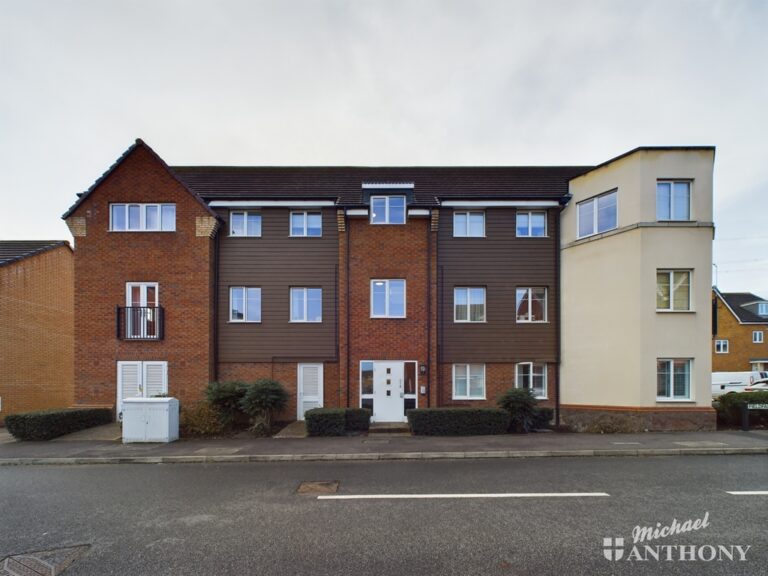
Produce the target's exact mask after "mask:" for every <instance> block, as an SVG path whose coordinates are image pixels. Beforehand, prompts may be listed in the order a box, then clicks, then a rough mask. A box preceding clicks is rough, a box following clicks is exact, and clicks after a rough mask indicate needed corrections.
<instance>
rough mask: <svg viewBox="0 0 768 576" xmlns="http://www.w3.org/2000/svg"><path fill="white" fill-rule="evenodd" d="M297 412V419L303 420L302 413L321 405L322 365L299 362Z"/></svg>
mask: <svg viewBox="0 0 768 576" xmlns="http://www.w3.org/2000/svg"><path fill="white" fill-rule="evenodd" d="M298 384H299V386H298V388H299V402H298V404H299V413H298V419H299V420H304V413H305V412H306V411H307V410H312V408H320V407H322V405H323V365H322V364H299V383H298Z"/></svg>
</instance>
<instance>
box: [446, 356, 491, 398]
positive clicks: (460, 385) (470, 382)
mask: <svg viewBox="0 0 768 576" xmlns="http://www.w3.org/2000/svg"><path fill="white" fill-rule="evenodd" d="M453 398H454V400H485V364H454V365H453Z"/></svg>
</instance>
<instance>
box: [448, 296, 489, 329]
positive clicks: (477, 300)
mask: <svg viewBox="0 0 768 576" xmlns="http://www.w3.org/2000/svg"><path fill="white" fill-rule="evenodd" d="M453 321H454V322H485V288H454V289H453Z"/></svg>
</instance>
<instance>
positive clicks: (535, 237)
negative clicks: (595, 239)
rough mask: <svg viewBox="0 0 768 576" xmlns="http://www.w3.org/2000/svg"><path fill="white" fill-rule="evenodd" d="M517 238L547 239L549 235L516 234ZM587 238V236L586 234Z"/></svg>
mask: <svg viewBox="0 0 768 576" xmlns="http://www.w3.org/2000/svg"><path fill="white" fill-rule="evenodd" d="M515 238H531V239H533V240H541V239H547V238H549V236H515ZM585 238H587V236H585Z"/></svg>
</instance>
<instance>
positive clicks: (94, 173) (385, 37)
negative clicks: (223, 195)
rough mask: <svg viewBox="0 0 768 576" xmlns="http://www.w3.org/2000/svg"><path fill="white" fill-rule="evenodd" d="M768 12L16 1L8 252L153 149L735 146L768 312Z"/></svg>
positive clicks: (8, 59)
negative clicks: (126, 154) (120, 163)
mask: <svg viewBox="0 0 768 576" xmlns="http://www.w3.org/2000/svg"><path fill="white" fill-rule="evenodd" d="M766 30H768V2H766V1H763V0H752V1H749V0H743V1H740V0H722V1H709V2H708V1H704V0H696V1H684V0H663V1H658V2H657V1H649V0H641V1H637V2H634V1H629V0H624V1H615V0H609V1H573V0H568V1H546V0H535V1H531V2H523V1H515V0H504V1H500V2H492V1H475V2H469V1H464V2H460V1H455V2H454V1H450V2H449V1H423V2H422V1H414V0H409V1H403V2H397V1H393V0H386V1H384V0H382V1H378V2H374V1H364V0H356V1H348V2H343V1H312V2H310V1H304V2H299V1H290V0H283V1H275V2H259V1H254V0H250V1H244V2H234V1H226V0H217V1H215V2H214V1H208V2H195V1H191V0H186V1H164V0H147V1H132V2H120V1H116V0H110V1H104V0H93V1H88V2H84V1H68V0H55V1H49V2H41V1H35V0H18V1H17V0H0V174H2V180H1V181H2V185H0V194H2V200H3V203H2V206H1V207H0V238H3V239H17V238H18V239H32V238H41V239H48V238H67V239H69V238H70V235H69V232H68V230H67V228H66V226H65V225H64V223H63V222H62V221H61V220H60V216H61V214H62V213H63V212H64V211H65V210H66V209H67V208H68V207H69V205H70V204H72V202H73V201H74V200H75V194H76V193H77V192H81V191H83V190H85V189H86V188H88V187H89V186H90V185H91V184H92V183H93V181H94V180H95V179H96V178H97V177H98V176H99V175H101V174H102V173H103V172H104V171H105V170H106V169H107V168H108V167H109V166H110V164H111V163H112V162H113V161H114V160H115V159H116V158H117V157H118V156H119V155H120V154H121V153H122V152H123V151H124V150H125V149H126V148H127V147H128V146H129V145H130V144H131V143H132V142H133V140H134V139H135V138H137V137H141V138H143V139H144V140H145V141H146V142H147V143H148V144H149V145H150V146H152V147H153V148H154V149H155V150H156V151H157V152H158V153H159V154H160V155H161V156H162V157H163V158H164V159H165V160H166V161H167V162H168V163H169V164H171V165H174V164H245V165H270V164H271V165H275V164H282V165H291V164H297V165H326V164H344V165H350V164H363V165H392V164H395V165H420V164H430V165H454V164H455V165H531V164H544V165H547V164H549V165H555V164H571V165H572V164H597V163H600V162H603V161H605V160H607V159H609V158H611V157H613V156H616V155H618V154H620V153H622V152H625V151H627V150H629V149H632V148H635V147H637V146H640V145H691V144H696V145H701V144H712V145H715V146H717V156H716V159H715V223H716V225H717V240H716V242H715V261H716V263H717V265H718V276H719V285H720V287H721V289H723V290H726V291H753V292H757V293H758V294H761V295H762V296H764V297H766V298H768V225H767V224H766V223H767V222H768V196H766V194H767V193H768V146H767V145H766V142H768V64H767V63H768V33H766Z"/></svg>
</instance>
